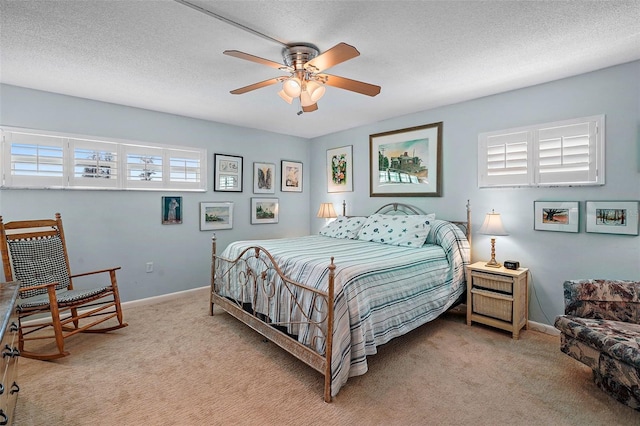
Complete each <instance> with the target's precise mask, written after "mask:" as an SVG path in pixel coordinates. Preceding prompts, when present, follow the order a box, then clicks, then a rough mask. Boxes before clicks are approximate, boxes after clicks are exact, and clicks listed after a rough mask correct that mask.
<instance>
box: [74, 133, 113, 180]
mask: <svg viewBox="0 0 640 426" xmlns="http://www.w3.org/2000/svg"><path fill="white" fill-rule="evenodd" d="M69 147H70V152H71V156H72V158H71V161H72V163H73V167H72V172H71V176H70V178H69V185H70V186H74V187H88V188H96V187H99V188H114V189H115V188H118V179H119V177H120V170H118V160H119V156H118V146H117V144H115V143H109V142H99V141H92V140H85V139H69Z"/></svg>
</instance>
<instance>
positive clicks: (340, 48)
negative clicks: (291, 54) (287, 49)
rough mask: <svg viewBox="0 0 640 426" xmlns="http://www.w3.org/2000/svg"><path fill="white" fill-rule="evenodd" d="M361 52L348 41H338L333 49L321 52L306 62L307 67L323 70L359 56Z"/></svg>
mask: <svg viewBox="0 0 640 426" xmlns="http://www.w3.org/2000/svg"><path fill="white" fill-rule="evenodd" d="M359 55H360V52H358V49H356V48H355V47H353V46H351V45H349V44H347V43H338V44H336V45H335V46H333V47H332V48H331V49H329V50H327V51H325V52H323V53H321V54H320V55H318V56H316V57H315V58H313V59H312V60H310V61H309V62H307V63H306V64H305V68H306V67H309V66H312V67H314V68H316V71H315V72H322V71H324V70H326V69H327V68H331V67H333V66H335V65H338V64H340V63H342V62H344V61H348V60H349V59H353V58H355V57H356V56H359Z"/></svg>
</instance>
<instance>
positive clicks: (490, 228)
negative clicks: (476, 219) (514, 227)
mask: <svg viewBox="0 0 640 426" xmlns="http://www.w3.org/2000/svg"><path fill="white" fill-rule="evenodd" d="M478 233H480V234H485V235H494V236H498V235H509V233H508V232H507V230H506V229H504V226H503V225H502V218H501V217H500V213H496V212H495V211H493V210H491V213H487V215H486V216H485V218H484V222H483V223H482V226H481V227H480V230H479V231H478Z"/></svg>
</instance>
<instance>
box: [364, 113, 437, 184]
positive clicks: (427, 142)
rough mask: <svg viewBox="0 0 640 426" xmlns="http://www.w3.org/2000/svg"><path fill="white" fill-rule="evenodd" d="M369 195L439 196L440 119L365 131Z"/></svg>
mask: <svg viewBox="0 0 640 426" xmlns="http://www.w3.org/2000/svg"><path fill="white" fill-rule="evenodd" d="M369 170H370V195H371V196H372V197H440V196H441V193H442V122H439V123H432V124H426V125H424V126H417V127H410V128H406V129H400V130H393V131H390V132H384V133H377V134H374V135H369Z"/></svg>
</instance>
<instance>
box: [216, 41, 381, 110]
mask: <svg viewBox="0 0 640 426" xmlns="http://www.w3.org/2000/svg"><path fill="white" fill-rule="evenodd" d="M223 53H224V54H225V55H229V56H233V57H235V58H240V59H245V60H247V61H251V62H256V63H258V64H262V65H266V66H269V67H271V68H276V69H279V70H281V71H284V72H287V73H289V75H288V76H281V77H274V78H271V79H269V80H264V81H261V82H259V83H254V84H250V85H249V86H245V87H241V88H239V89H235V90H232V91H231V93H232V94H234V95H240V94H243V93H247V92H250V91H252V90H256V89H260V88H262V87H266V86H271V85H273V84H277V83H282V90H281V91H280V92H278V94H279V95H280V97H281V98H282V99H284V100H285V101H286V102H288V103H292V102H293V99H296V98H298V99H299V100H300V105H301V107H302V111H303V112H312V111H315V110H317V109H318V104H317V101H318V100H319V99H320V98H321V97H322V95H324V92H325V85H327V86H332V87H337V88H340V89H344V90H350V91H352V92H356V93H361V94H363V95H367V96H376V95H377V94H378V93H380V86H375V85H373V84H369V83H363V82H362V81H357V80H351V79H349V78H345V77H338V76H336V75H331V74H325V73H324V71H325V70H326V69H328V68H331V67H333V66H335V65H338V64H340V63H342V62H345V61H348V60H349V59H353V58H355V57H356V56H359V55H360V52H358V50H357V49H356V48H355V47H353V46H350V45H348V44H346V43H338V44H336V45H335V46H333V47H332V48H331V49H329V50H327V51H325V52H323V53H322V54H319V50H318V48H317V47H316V46H314V45H312V44H310V43H296V44H290V45H287V46H286V47H285V48H284V49H283V50H282V57H283V60H284V64H280V63H277V62H273V61H270V60H268V59H263V58H260V57H258V56H254V55H250V54H248V53H244V52H240V51H237V50H225V51H224V52H223ZM301 113H302V112H298V114H301Z"/></svg>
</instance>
